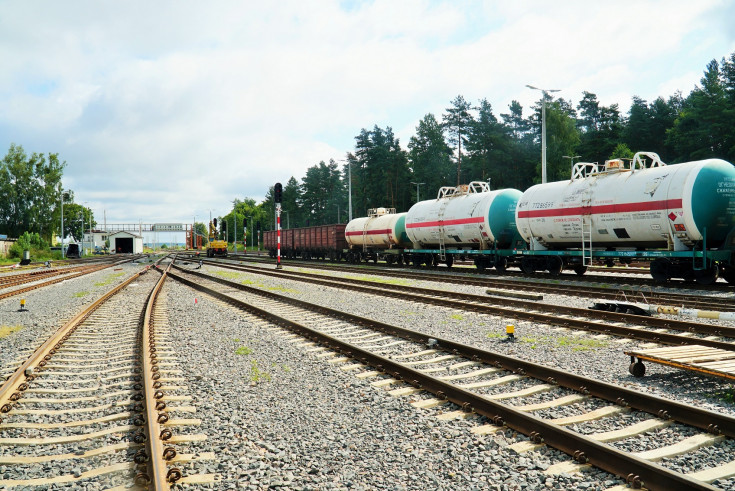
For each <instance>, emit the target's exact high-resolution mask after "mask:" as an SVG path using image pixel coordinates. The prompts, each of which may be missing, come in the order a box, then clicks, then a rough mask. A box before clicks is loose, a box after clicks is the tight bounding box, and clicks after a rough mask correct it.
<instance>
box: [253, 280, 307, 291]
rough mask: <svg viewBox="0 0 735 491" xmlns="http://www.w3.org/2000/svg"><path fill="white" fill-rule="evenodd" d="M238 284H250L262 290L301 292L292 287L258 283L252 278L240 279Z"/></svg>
mask: <svg viewBox="0 0 735 491" xmlns="http://www.w3.org/2000/svg"><path fill="white" fill-rule="evenodd" d="M240 284H242V285H248V286H252V287H254V288H262V289H264V290H272V291H276V292H283V293H301V292H300V291H298V290H294V289H293V288H284V287H282V286H268V285H264V284H263V283H258V282H257V281H252V280H242V281H241V282H240Z"/></svg>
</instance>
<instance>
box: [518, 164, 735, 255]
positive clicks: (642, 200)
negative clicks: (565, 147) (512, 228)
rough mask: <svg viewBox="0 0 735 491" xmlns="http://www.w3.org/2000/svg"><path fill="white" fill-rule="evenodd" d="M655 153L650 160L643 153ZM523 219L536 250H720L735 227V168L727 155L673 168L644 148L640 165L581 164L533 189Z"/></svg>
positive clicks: (524, 199) (523, 202) (523, 204)
mask: <svg viewBox="0 0 735 491" xmlns="http://www.w3.org/2000/svg"><path fill="white" fill-rule="evenodd" d="M643 156H647V157H649V159H650V161H646V160H644V159H643V158H642V157H643ZM516 224H517V226H518V231H519V232H520V234H521V236H522V237H523V238H524V240H526V241H527V242H529V243H531V248H532V249H544V248H546V249H561V248H581V246H582V237H583V230H584V233H585V239H584V240H585V242H586V244H588V243H589V240H590V233H591V244H592V247H595V248H598V247H600V248H601V247H620V248H626V247H631V248H632V247H645V248H668V249H671V250H688V249H691V248H692V247H693V246H694V245H696V244H698V243H699V242H701V241H702V240H703V237H704V232H705V230H706V235H707V236H706V243H707V247H708V248H710V247H717V246H718V245H719V244H721V243H722V242H723V241H724V240H725V237H726V236H727V234H728V233H729V232H730V230H732V228H733V226H735V167H733V165H732V164H730V163H728V162H726V161H724V160H719V159H708V160H700V161H696V162H687V163H682V164H677V165H668V166H667V165H666V164H664V163H663V162H661V160H660V158H659V157H658V155H656V154H655V153H649V152H639V153H637V154H636V155H635V158H634V159H633V161H632V162H630V163H628V164H626V163H624V162H623V161H620V160H611V161H607V162H606V163H605V165H604V166H598V165H597V164H583V163H578V164H575V166H574V171H573V175H572V179H571V180H569V181H559V182H552V183H547V184H537V185H535V186H532V187H530V188H529V189H528V190H527V191H526V192H525V193H523V196H521V199H520V200H519V202H518V208H517V210H516Z"/></svg>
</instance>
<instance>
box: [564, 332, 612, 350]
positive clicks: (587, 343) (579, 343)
mask: <svg viewBox="0 0 735 491" xmlns="http://www.w3.org/2000/svg"><path fill="white" fill-rule="evenodd" d="M556 344H558V345H559V346H566V347H569V348H572V351H587V350H591V349H597V348H606V347H607V345H608V343H607V341H601V340H599V339H588V338H587V339H586V338H575V337H567V336H563V337H560V338H558V339H557V340H556Z"/></svg>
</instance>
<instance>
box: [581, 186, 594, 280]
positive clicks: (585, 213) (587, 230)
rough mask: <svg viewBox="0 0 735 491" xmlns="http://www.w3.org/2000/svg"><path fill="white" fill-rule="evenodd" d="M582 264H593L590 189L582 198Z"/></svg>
mask: <svg viewBox="0 0 735 491" xmlns="http://www.w3.org/2000/svg"><path fill="white" fill-rule="evenodd" d="M581 218H582V266H592V196H591V190H590V189H588V190H587V192H586V193H585V196H584V197H583V198H582V213H581Z"/></svg>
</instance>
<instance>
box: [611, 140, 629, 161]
mask: <svg viewBox="0 0 735 491" xmlns="http://www.w3.org/2000/svg"><path fill="white" fill-rule="evenodd" d="M634 155H635V154H634V153H633V151H632V150H631V149H630V148H628V145H626V144H625V143H618V145H617V146H616V147H615V150H613V152H612V153H611V154H610V157H608V159H609V160H613V159H632V158H633V156H634Z"/></svg>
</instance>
